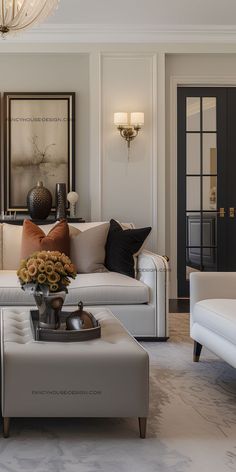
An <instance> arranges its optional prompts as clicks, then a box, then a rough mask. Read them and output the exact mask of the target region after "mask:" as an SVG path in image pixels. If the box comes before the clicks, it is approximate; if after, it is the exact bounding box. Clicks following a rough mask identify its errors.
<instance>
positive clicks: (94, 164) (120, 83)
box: [0, 43, 236, 297]
mask: <svg viewBox="0 0 236 472" xmlns="http://www.w3.org/2000/svg"><path fill="white" fill-rule="evenodd" d="M235 49H236V46H232V45H228V46H227V45H218V46H217V45H203V44H201V45H196V44H195V45H191V44H185V45H178V44H172V45H171V44H168V45H164V44H162V45H158V44H155V45H153V44H145V45H144V44H140V45H127V44H126V45H125V44H123V45H118V44H114V45H99V44H96V45H92V44H91V45H86V44H85V45H75V44H68V45H66V44H63V45H62V44H56V45H44V44H35V45H11V44H6V43H5V44H2V43H1V44H0V66H1V74H0V91H75V92H77V94H78V96H77V125H76V137H77V152H76V187H77V191H78V192H79V194H80V214H81V215H82V216H84V217H85V218H86V219H87V220H88V219H89V218H90V216H91V218H92V220H99V219H107V218H110V217H115V218H119V219H120V220H131V221H133V222H134V223H135V224H136V225H152V226H153V228H154V231H153V235H152V239H151V240H150V248H153V249H154V250H156V251H158V252H159V253H161V254H164V253H166V254H168V255H170V256H171V270H172V272H171V286H172V287H171V296H172V297H175V296H176V254H175V252H173V251H172V247H171V241H172V242H173V241H176V229H175V226H174V225H173V224H172V225H171V219H173V214H174V213H173V208H174V210H175V208H176V198H177V197H176V195H175V194H174V198H173V192H175V189H173V187H174V186H173V179H172V176H173V168H172V167H171V162H172V164H173V152H172V151H173V149H174V146H175V142H174V140H175V137H174V138H173V135H172V134H173V130H175V129H176V117H175V116H174V115H173V107H172V113H171V92H170V88H171V79H172V78H173V77H177V78H183V77H188V79H187V82H188V83H189V84H194V80H195V81H196V78H199V80H200V79H201V81H202V84H204V83H205V85H207V84H208V85H214V83H217V84H218V81H219V80H220V79H222V81H223V78H224V77H227V78H228V82H227V83H230V77H232V84H233V85H235V84H236V54H235V52H236V51H235ZM7 50H8V53H6V51H7ZM223 50H224V53H223ZM232 50H233V51H234V52H230V51H232ZM218 51H222V54H219V53H218ZM221 83H222V84H223V82H221ZM165 89H166V94H165ZM172 101H173V100H172ZM122 109H124V111H126V110H127V111H135V110H137V111H144V112H145V126H144V128H143V130H142V131H141V133H140V135H139V137H138V138H137V139H136V141H134V142H133V143H132V144H131V153H130V161H129V162H128V161H127V149H126V145H125V143H124V142H123V141H122V139H121V138H120V137H119V134H118V132H117V130H116V129H115V127H114V125H113V113H114V112H115V111H119V110H121V111H123V110H122ZM165 114H166V119H165ZM171 142H172V151H171ZM165 146H166V152H165ZM171 153H172V155H171ZM171 158H172V159H171ZM174 178H175V176H174ZM172 223H173V222H172ZM173 228H174V230H173Z"/></svg>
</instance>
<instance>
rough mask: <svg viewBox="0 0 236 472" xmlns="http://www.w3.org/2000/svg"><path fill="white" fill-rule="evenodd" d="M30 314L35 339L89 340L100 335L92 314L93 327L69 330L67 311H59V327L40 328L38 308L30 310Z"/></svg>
mask: <svg viewBox="0 0 236 472" xmlns="http://www.w3.org/2000/svg"><path fill="white" fill-rule="evenodd" d="M30 315H31V327H32V331H33V335H34V339H35V341H46V342H63V343H71V342H81V341H89V340H91V339H97V338H100V337H101V326H100V324H99V322H98V321H97V320H96V318H95V317H94V316H93V321H94V328H90V329H81V330H78V331H77V330H70V331H69V330H67V329H66V318H67V317H68V316H69V315H71V313H70V312H69V311H68V312H67V311H62V312H61V326H60V328H59V329H47V328H40V327H39V312H38V310H30Z"/></svg>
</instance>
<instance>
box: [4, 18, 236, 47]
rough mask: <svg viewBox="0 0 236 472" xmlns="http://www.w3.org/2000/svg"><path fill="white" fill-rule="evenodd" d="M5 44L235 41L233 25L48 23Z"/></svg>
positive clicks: (18, 35)
mask: <svg viewBox="0 0 236 472" xmlns="http://www.w3.org/2000/svg"><path fill="white" fill-rule="evenodd" d="M5 41H6V43H8V42H9V43H29V42H30V43H32V42H33V43H198V44H201V43H236V25H229V26H222V25H205V26H203V25H181V26H176V25H115V24H110V25H109V24H99V25H98V24H50V23H46V24H43V25H41V26H38V27H36V28H33V29H32V30H30V31H26V32H24V33H21V34H17V35H14V36H9V37H8V38H6V39H5Z"/></svg>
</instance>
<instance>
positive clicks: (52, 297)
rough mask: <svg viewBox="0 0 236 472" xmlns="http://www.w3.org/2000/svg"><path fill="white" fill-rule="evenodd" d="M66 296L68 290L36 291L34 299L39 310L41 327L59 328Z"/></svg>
mask: <svg viewBox="0 0 236 472" xmlns="http://www.w3.org/2000/svg"><path fill="white" fill-rule="evenodd" d="M65 297H66V292H64V291H63V292H57V293H50V294H47V295H46V294H45V293H43V292H35V293H34V299H35V302H36V305H37V307H38V311H39V327H40V328H48V329H58V328H59V327H60V313H61V309H62V306H63V303H64V300H65Z"/></svg>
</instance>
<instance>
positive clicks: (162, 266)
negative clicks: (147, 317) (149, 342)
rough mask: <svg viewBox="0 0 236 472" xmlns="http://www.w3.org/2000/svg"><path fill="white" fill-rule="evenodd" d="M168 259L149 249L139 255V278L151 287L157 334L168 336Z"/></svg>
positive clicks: (151, 302)
mask: <svg viewBox="0 0 236 472" xmlns="http://www.w3.org/2000/svg"><path fill="white" fill-rule="evenodd" d="M168 272H169V268H168V260H167V258H166V257H162V256H159V255H157V254H154V253H152V252H149V251H146V250H145V251H142V252H141V253H140V254H139V256H138V262H137V279H138V280H140V281H141V282H143V283H144V284H146V285H147V286H148V287H149V289H150V302H149V303H150V304H151V305H153V306H154V308H155V319H156V336H157V337H158V338H166V337H168V313H169V306H168V305H169V297H168Z"/></svg>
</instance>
